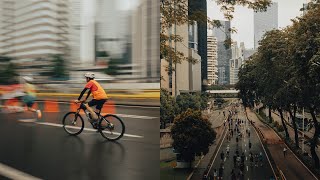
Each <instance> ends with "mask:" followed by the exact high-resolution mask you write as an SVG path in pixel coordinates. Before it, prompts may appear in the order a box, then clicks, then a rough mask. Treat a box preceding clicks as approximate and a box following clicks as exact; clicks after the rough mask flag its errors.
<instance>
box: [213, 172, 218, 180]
mask: <svg viewBox="0 0 320 180" xmlns="http://www.w3.org/2000/svg"><path fill="white" fill-rule="evenodd" d="M217 176H218V172H217V169H214V170H213V179H214V180H217Z"/></svg>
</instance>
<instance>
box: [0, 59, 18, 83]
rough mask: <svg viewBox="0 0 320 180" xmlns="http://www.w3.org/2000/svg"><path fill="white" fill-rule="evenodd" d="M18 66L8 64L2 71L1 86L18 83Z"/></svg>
mask: <svg viewBox="0 0 320 180" xmlns="http://www.w3.org/2000/svg"><path fill="white" fill-rule="evenodd" d="M17 76H18V74H17V72H16V65H14V64H13V63H8V64H6V65H5V68H4V69H3V70H0V84H6V85H8V84H15V83H17V82H18V81H17V79H16V78H17Z"/></svg>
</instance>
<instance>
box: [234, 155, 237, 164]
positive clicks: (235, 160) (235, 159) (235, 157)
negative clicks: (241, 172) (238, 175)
mask: <svg viewBox="0 0 320 180" xmlns="http://www.w3.org/2000/svg"><path fill="white" fill-rule="evenodd" d="M236 162H237V156H236V155H233V164H234V167H236Z"/></svg>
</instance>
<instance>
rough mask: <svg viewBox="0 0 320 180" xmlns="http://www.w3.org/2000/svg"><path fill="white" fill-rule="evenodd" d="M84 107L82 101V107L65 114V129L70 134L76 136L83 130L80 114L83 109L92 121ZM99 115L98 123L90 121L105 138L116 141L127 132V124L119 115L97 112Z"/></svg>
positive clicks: (63, 122)
mask: <svg viewBox="0 0 320 180" xmlns="http://www.w3.org/2000/svg"><path fill="white" fill-rule="evenodd" d="M83 107H84V102H81V104H80V107H79V108H78V109H77V111H76V112H68V113H67V114H66V115H64V117H63V120H62V124H63V129H64V130H65V131H66V132H67V133H68V134H70V135H74V136H76V135H78V134H80V133H81V132H82V131H83V129H84V121H83V118H82V116H81V115H80V114H79V113H80V110H81V109H82V110H83V111H84V112H85V114H86V115H87V117H88V121H89V122H90V120H89V119H91V117H90V114H89V113H88V112H87V111H85V109H84V108H83ZM97 115H98V121H97V124H94V123H92V122H90V124H91V125H92V126H93V128H94V129H97V132H99V133H100V134H101V135H102V136H103V137H104V138H106V139H108V140H110V141H115V140H118V139H120V138H121V137H122V136H123V134H124V132H125V126H124V123H123V122H122V120H121V119H120V118H119V117H118V116H116V115H114V114H107V115H105V116H102V115H101V114H100V112H99V113H97Z"/></svg>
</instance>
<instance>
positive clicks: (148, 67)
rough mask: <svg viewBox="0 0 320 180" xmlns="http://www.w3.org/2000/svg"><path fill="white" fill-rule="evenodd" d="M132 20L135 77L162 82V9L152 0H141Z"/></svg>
mask: <svg viewBox="0 0 320 180" xmlns="http://www.w3.org/2000/svg"><path fill="white" fill-rule="evenodd" d="M133 13H134V14H133V16H132V18H133V20H132V63H133V64H134V65H135V66H134V67H135V69H134V73H133V75H134V76H136V77H139V78H149V79H150V78H152V79H155V80H157V81H159V80H160V61H159V57H160V47H159V42H160V37H159V34H160V24H159V19H160V9H159V4H158V3H155V2H153V1H152V0H141V3H140V5H139V6H138V7H137V9H136V11H134V12H133Z"/></svg>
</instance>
